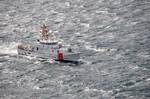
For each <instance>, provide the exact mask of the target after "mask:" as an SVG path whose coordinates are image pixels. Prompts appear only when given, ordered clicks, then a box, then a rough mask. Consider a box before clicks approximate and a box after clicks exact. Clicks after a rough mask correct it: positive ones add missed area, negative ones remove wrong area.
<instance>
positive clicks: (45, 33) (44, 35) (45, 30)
mask: <svg viewBox="0 0 150 99" xmlns="http://www.w3.org/2000/svg"><path fill="white" fill-rule="evenodd" d="M40 33H41V38H42V40H48V39H49V38H48V28H47V26H46V25H45V24H43V26H42V27H41V30H40Z"/></svg>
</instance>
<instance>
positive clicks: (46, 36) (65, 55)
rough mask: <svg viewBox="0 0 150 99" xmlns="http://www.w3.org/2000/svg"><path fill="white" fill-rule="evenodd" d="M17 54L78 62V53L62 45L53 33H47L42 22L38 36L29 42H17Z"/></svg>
mask: <svg viewBox="0 0 150 99" xmlns="http://www.w3.org/2000/svg"><path fill="white" fill-rule="evenodd" d="M17 51H18V54H19V55H26V56H33V57H39V58H43V59H49V60H52V61H57V62H65V63H68V62H69V63H78V60H79V59H80V53H79V52H75V50H73V49H72V48H70V47H67V46H64V45H62V42H60V41H59V40H58V39H57V38H56V36H55V35H54V34H53V33H49V31H48V28H47V26H46V25H45V24H44V25H43V26H42V27H41V29H40V38H39V39H37V40H35V42H31V43H20V44H18V47H17Z"/></svg>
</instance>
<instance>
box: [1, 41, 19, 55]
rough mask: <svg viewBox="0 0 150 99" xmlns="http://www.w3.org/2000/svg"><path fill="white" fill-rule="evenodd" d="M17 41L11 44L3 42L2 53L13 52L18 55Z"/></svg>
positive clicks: (12, 53)
mask: <svg viewBox="0 0 150 99" xmlns="http://www.w3.org/2000/svg"><path fill="white" fill-rule="evenodd" d="M17 45H18V44H17V43H16V42H12V43H10V44H8V45H7V44H3V45H2V46H0V54H11V55H16V54H17Z"/></svg>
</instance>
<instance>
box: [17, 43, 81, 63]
mask: <svg viewBox="0 0 150 99" xmlns="http://www.w3.org/2000/svg"><path fill="white" fill-rule="evenodd" d="M58 51H60V49H59V48H58V46H51V45H41V44H35V45H33V46H32V45H31V48H29V49H21V48H18V54H19V55H26V56H34V57H40V58H44V59H53V60H56V61H59V58H58ZM61 52H62V53H63V60H64V61H78V60H79V59H80V53H76V52H69V51H68V50H67V49H66V50H65V49H62V50H61Z"/></svg>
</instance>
